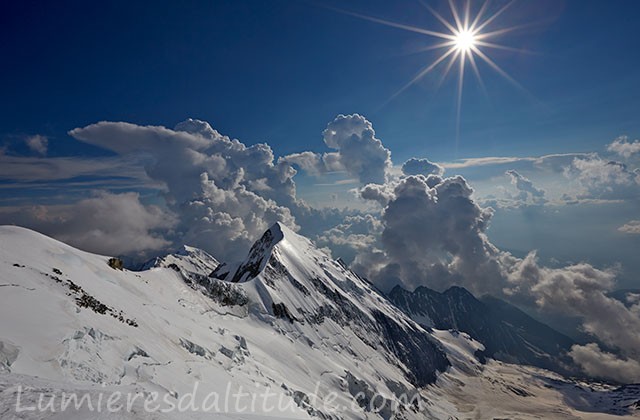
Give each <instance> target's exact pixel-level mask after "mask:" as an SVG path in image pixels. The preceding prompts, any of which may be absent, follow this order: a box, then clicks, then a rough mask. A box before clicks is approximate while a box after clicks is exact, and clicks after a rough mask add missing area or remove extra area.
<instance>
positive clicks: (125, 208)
mask: <svg viewBox="0 0 640 420" xmlns="http://www.w3.org/2000/svg"><path fill="white" fill-rule="evenodd" d="M0 217H1V218H2V220H3V221H4V222H5V223H6V222H9V221H10V222H11V223H13V224H18V225H21V226H26V227H29V228H32V229H35V230H37V231H40V232H42V233H44V234H46V235H49V236H52V237H54V238H57V239H59V240H61V241H63V242H66V243H69V244H70V245H73V246H75V247H78V248H81V249H84V250H87V251H91V252H95V253H98V254H105V255H120V254H130V253H139V252H142V251H149V250H159V249H162V248H164V247H166V246H168V245H169V244H170V242H169V241H168V240H167V239H165V238H164V235H165V234H166V232H167V231H168V230H170V229H171V228H173V227H174V226H175V225H176V222H177V220H176V218H175V216H174V215H173V214H171V213H170V212H168V211H166V210H164V209H162V208H161V207H158V206H153V205H144V204H142V203H141V202H140V197H139V195H138V194H137V193H133V192H130V193H123V194H111V193H107V192H100V193H97V195H96V196H95V197H91V198H87V199H83V200H80V201H78V202H76V203H74V204H71V205H53V206H33V207H28V208H22V209H19V210H14V209H9V210H7V209H4V210H3V211H1V212H0Z"/></svg>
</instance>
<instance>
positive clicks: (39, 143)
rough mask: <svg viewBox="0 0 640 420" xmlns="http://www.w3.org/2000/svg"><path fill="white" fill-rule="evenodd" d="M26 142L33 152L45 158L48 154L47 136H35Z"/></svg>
mask: <svg viewBox="0 0 640 420" xmlns="http://www.w3.org/2000/svg"><path fill="white" fill-rule="evenodd" d="M24 142H25V143H26V144H27V146H28V147H29V149H31V150H32V151H34V152H36V153H38V154H40V155H43V156H44V155H46V154H47V147H48V145H49V139H48V138H47V137H46V136H43V135H40V134H35V135H33V136H28V137H26V138H25V139H24Z"/></svg>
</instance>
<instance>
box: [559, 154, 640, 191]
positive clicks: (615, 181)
mask: <svg viewBox="0 0 640 420" xmlns="http://www.w3.org/2000/svg"><path fill="white" fill-rule="evenodd" d="M564 173H565V176H566V177H567V178H569V179H571V180H574V181H575V182H577V191H576V192H575V194H574V196H573V198H575V199H602V200H616V199H629V198H632V199H633V198H638V197H640V177H639V176H638V172H637V170H635V171H632V170H629V169H628V168H627V165H625V164H624V163H621V162H616V161H607V160H604V159H601V158H600V157H599V156H597V155H594V156H590V157H588V158H575V159H574V160H573V162H572V163H571V165H570V166H568V167H566V168H565V171H564Z"/></svg>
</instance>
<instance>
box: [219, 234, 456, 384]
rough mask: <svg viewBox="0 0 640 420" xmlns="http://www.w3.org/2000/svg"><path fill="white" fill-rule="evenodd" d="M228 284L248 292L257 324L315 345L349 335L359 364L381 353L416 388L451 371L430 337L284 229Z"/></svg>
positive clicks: (258, 247) (259, 246)
mask: <svg viewBox="0 0 640 420" xmlns="http://www.w3.org/2000/svg"><path fill="white" fill-rule="evenodd" d="M222 270H223V268H221V269H219V270H216V273H213V275H214V276H215V275H221V274H222ZM231 272H232V271H231V270H229V273H231ZM229 276H231V275H230V274H229V275H228V276H226V277H227V278H230V279H231V281H233V282H236V283H237V284H238V285H240V286H242V288H243V290H245V291H246V292H247V296H248V298H249V302H250V312H251V313H253V314H255V315H256V316H257V317H260V318H263V319H267V320H276V321H270V322H274V323H275V325H277V328H278V329H282V328H286V329H293V330H295V331H296V333H295V334H296V336H298V337H300V336H302V337H307V338H309V339H310V340H311V341H312V342H315V341H316V340H318V336H322V337H325V338H323V339H322V340H325V341H326V337H327V336H330V335H332V334H333V333H332V331H336V329H338V330H347V331H349V333H348V335H351V334H353V335H354V336H355V337H357V339H358V341H359V343H360V344H359V346H360V348H361V350H360V351H356V350H354V349H351V350H349V351H352V352H355V353H354V356H355V357H357V358H362V359H363V360H364V359H366V358H367V354H368V353H370V352H371V351H373V350H377V351H380V352H383V353H384V354H385V355H386V357H387V358H389V359H390V360H395V363H396V364H397V365H399V366H402V367H401V369H402V370H403V372H404V374H405V377H406V379H407V380H409V382H410V383H412V384H413V385H415V386H424V385H426V384H428V383H432V382H433V381H435V379H436V376H437V372H438V371H439V372H442V371H444V370H445V369H446V368H447V367H448V366H449V361H448V360H447V357H446V355H445V353H444V351H443V350H442V349H441V348H440V346H439V345H438V343H437V340H435V339H434V338H433V337H431V335H430V334H429V333H428V332H427V331H425V330H424V329H423V328H421V327H420V326H419V325H418V324H417V323H415V322H414V321H412V320H411V319H410V318H409V317H408V316H407V315H405V314H404V313H402V312H401V311H400V310H399V309H397V308H396V307H395V306H393V305H392V304H391V303H390V302H389V301H388V300H387V299H386V298H385V297H384V296H382V295H381V294H380V293H378V292H377V291H376V290H375V289H374V288H373V287H372V286H371V285H370V284H369V283H367V282H366V281H364V280H362V279H361V278H360V277H359V276H358V275H357V274H355V273H354V272H352V271H351V270H349V269H348V268H347V267H346V266H345V264H344V263H343V262H341V261H337V260H333V259H332V258H331V257H330V256H329V255H328V254H326V253H325V252H324V251H322V250H320V249H318V248H317V247H316V246H315V245H314V244H313V243H312V242H311V241H310V240H309V239H307V238H305V237H303V236H300V235H298V234H297V233H295V232H293V231H291V230H290V229H288V228H287V227H286V226H283V225H282V224H280V223H276V224H275V225H273V226H272V227H271V228H270V229H269V230H267V231H266V232H265V233H264V235H263V236H262V237H261V238H260V239H259V240H258V241H257V242H256V243H255V244H254V245H253V247H252V248H251V250H250V251H249V255H248V257H247V259H246V260H245V261H244V262H243V263H242V264H240V266H239V267H238V269H237V270H236V271H235V272H234V274H233V276H231V277H229ZM311 337H313V338H311ZM359 346H356V345H355V343H353V347H354V348H357V347H359Z"/></svg>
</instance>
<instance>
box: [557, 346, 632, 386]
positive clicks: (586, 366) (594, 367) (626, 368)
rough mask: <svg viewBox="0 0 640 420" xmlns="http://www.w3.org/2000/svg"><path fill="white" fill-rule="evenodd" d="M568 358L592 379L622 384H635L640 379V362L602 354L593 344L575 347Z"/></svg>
mask: <svg viewBox="0 0 640 420" xmlns="http://www.w3.org/2000/svg"><path fill="white" fill-rule="evenodd" d="M569 356H571V358H572V359H573V360H574V362H576V363H577V364H578V365H580V366H581V367H582V368H583V370H584V371H585V372H586V373H587V374H589V375H590V376H592V377H597V378H603V379H609V380H614V381H618V382H622V383H633V382H637V381H638V378H640V362H638V361H637V360H633V359H628V358H622V357H620V356H618V355H615V354H611V353H608V352H604V351H602V350H600V347H599V346H598V345H597V344H595V343H589V344H586V345H584V346H581V345H575V346H573V347H572V348H571V352H569Z"/></svg>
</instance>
